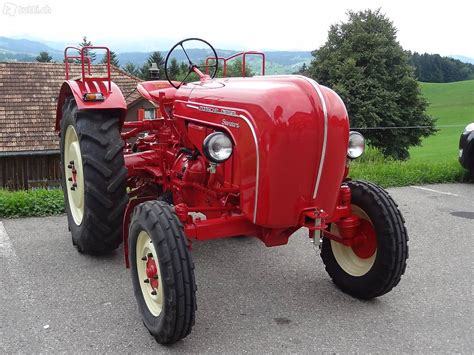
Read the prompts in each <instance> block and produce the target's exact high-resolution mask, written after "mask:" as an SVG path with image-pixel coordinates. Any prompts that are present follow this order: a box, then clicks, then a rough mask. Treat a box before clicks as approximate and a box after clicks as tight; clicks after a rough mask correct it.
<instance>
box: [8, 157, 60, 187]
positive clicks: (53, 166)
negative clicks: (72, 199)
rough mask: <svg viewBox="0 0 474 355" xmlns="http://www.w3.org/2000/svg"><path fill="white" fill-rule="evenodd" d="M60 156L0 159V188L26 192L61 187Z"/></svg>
mask: <svg viewBox="0 0 474 355" xmlns="http://www.w3.org/2000/svg"><path fill="white" fill-rule="evenodd" d="M60 181H61V172H60V166H59V154H53V155H35V156H6V157H0V188H3V189H8V190H26V189H30V188H39V187H44V188H49V187H57V186H59V184H60Z"/></svg>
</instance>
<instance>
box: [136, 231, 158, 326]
mask: <svg viewBox="0 0 474 355" xmlns="http://www.w3.org/2000/svg"><path fill="white" fill-rule="evenodd" d="M136 256H137V258H136V259H137V260H136V263H137V274H138V283H139V284H140V288H141V291H142V294H143V298H144V300H145V303H146V305H147V307H148V310H149V311H150V313H151V314H152V315H154V316H155V317H158V316H159V315H160V314H161V311H162V309H163V298H164V296H163V286H162V283H161V280H162V279H161V271H160V263H159V259H158V254H157V253H156V250H155V246H154V245H153V241H152V240H151V238H150V235H149V234H148V233H147V232H146V231H141V232H140V233H139V234H138V238H137V247H136Z"/></svg>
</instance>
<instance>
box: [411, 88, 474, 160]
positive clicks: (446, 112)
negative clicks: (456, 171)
mask: <svg viewBox="0 0 474 355" xmlns="http://www.w3.org/2000/svg"><path fill="white" fill-rule="evenodd" d="M421 88H422V92H423V95H424V96H425V97H426V99H427V100H428V102H429V104H430V106H429V107H428V113H429V114H430V115H431V116H433V117H434V118H436V125H437V126H446V125H453V126H459V127H449V128H440V129H439V131H438V132H437V134H436V135H434V136H431V137H428V138H426V139H425V140H424V141H423V142H422V145H421V146H418V147H413V148H411V149H410V157H411V160H415V161H435V162H438V161H451V160H453V159H457V158H458V144H459V136H460V135H461V132H462V130H463V129H464V127H465V126H466V125H467V124H468V123H470V122H474V80H466V81H458V82H454V83H441V84H438V83H421Z"/></svg>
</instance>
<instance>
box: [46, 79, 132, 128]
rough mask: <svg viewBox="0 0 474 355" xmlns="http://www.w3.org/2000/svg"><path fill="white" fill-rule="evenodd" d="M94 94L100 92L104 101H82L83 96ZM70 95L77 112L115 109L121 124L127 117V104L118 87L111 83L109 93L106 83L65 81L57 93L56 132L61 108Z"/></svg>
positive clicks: (60, 117)
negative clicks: (72, 97)
mask: <svg viewBox="0 0 474 355" xmlns="http://www.w3.org/2000/svg"><path fill="white" fill-rule="evenodd" d="M95 92H101V93H102V94H103V95H104V97H105V100H104V101H84V100H83V96H84V94H86V93H95ZM71 95H74V99H75V100H76V104H77V108H78V109H79V110H87V109H94V110H105V109H116V110H118V111H119V115H120V119H121V122H122V123H123V121H124V120H125V116H126V115H127V103H126V102H125V98H124V97H123V94H122V91H120V89H119V87H118V86H117V85H115V84H114V83H113V82H112V83H111V90H110V91H109V90H108V82H107V81H99V80H93V79H88V80H87V81H80V80H66V81H65V82H64V83H63V84H62V86H61V90H60V92H59V97H58V105H57V107H56V124H55V126H54V127H55V129H56V131H59V130H60V125H59V124H60V122H61V119H62V114H63V113H62V107H63V105H64V101H65V100H66V98H67V97H69V96H71Z"/></svg>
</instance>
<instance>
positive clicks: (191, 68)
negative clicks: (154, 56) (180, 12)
mask: <svg viewBox="0 0 474 355" xmlns="http://www.w3.org/2000/svg"><path fill="white" fill-rule="evenodd" d="M189 41H200V42H203V43H205V44H206V45H207V46H208V47H209V48H211V50H212V53H213V54H214V58H211V59H213V60H214V64H211V65H196V64H194V63H193V62H192V61H191V59H190V58H189V55H188V53H187V52H186V49H184V46H183V43H185V42H189ZM177 47H181V49H182V50H183V52H184V54H185V55H186V58H187V59H188V63H189V65H188V73H187V74H186V76H185V77H184V79H183V80H181V82H180V83H179V85H176V84H175V83H176V81H174V82H173V81H172V80H171V79H170V77H169V75H168V62H169V59H170V57H171V53H173V51H174V50H175V49H176V48H177ZM218 66H219V60H218V58H217V53H216V50H215V49H214V47H213V46H211V44H210V43H209V42H207V41H205V40H203V39H201V38H186V39H183V40H182V41H180V42H178V43H176V44H175V45H174V46H173V47H172V48H171V49H170V51H169V52H168V55H167V56H166V60H165V76H166V80H168V82H169V83H170V84H171V85H172V86H173V87H174V88H176V89H179V88H180V87H181V86H182V85H183V84H184V83H185V82H186V79H187V78H188V76H189V75H190V74H191V73H196V74H197V75H199V78H200V79H201V80H204V79H207V78H211V79H213V78H215V76H216V74H217V68H218ZM206 68H214V71H213V72H212V73H211V75H207V74H204V73H203V72H202V71H201V70H200V69H206Z"/></svg>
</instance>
